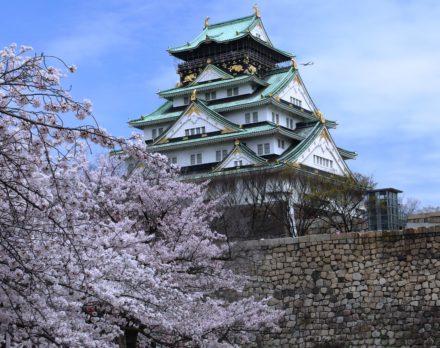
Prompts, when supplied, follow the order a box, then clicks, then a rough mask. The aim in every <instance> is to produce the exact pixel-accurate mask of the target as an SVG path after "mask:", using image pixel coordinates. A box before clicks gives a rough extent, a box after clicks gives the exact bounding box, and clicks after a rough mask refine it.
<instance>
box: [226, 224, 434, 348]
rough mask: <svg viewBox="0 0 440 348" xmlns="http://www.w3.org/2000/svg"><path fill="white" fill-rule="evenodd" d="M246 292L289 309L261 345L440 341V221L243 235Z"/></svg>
mask: <svg viewBox="0 0 440 348" xmlns="http://www.w3.org/2000/svg"><path fill="white" fill-rule="evenodd" d="M233 251H234V252H233V255H234V260H233V261H232V262H231V267H232V268H235V269H236V270H237V271H239V272H243V273H246V274H248V275H251V282H250V285H249V287H248V289H247V291H246V294H248V295H249V294H253V295H256V296H257V297H259V298H264V297H267V296H270V297H272V299H271V300H270V304H271V305H273V306H275V307H276V308H280V309H283V310H284V311H285V315H284V318H283V320H282V322H281V328H282V329H281V332H280V333H277V334H272V335H260V336H258V337H257V339H256V343H255V346H259V347H375V346H376V347H436V346H440V330H439V329H440V272H439V270H440V226H437V227H431V228H422V229H419V230H404V231H383V232H367V233H348V234H340V235H315V236H305V237H300V238H297V239H292V238H282V239H272V240H260V241H248V242H240V243H238V244H237V245H236V246H235V247H234V250H233Z"/></svg>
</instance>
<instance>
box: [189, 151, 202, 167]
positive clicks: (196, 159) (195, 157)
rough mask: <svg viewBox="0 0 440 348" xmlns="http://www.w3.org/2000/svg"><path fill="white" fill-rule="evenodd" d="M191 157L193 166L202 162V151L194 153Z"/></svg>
mask: <svg viewBox="0 0 440 348" xmlns="http://www.w3.org/2000/svg"><path fill="white" fill-rule="evenodd" d="M190 158H191V165H192V166H193V165H195V164H201V163H202V154H201V153H197V154H192V155H191V157H190Z"/></svg>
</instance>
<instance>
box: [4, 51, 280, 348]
mask: <svg viewBox="0 0 440 348" xmlns="http://www.w3.org/2000/svg"><path fill="white" fill-rule="evenodd" d="M30 50H31V49H30V48H28V47H21V48H19V49H17V47H16V46H15V45H11V46H9V47H6V48H5V49H3V50H1V51H0V195H1V197H0V342H1V343H2V344H5V345H6V346H8V345H9V346H20V347H21V346H29V347H31V346H38V347H45V346H48V347H49V346H60V347H114V346H125V347H136V346H137V345H140V346H144V347H154V346H156V345H157V344H159V345H161V346H164V347H195V346H197V347H230V346H234V345H237V344H238V345H241V344H243V343H244V342H246V341H247V340H248V339H249V338H250V337H252V334H253V333H255V332H258V331H261V330H266V329H267V330H273V329H274V328H275V327H276V322H277V320H278V318H279V317H280V312H277V311H274V310H271V309H270V308H269V307H268V306H267V305H266V304H265V303H264V302H262V301H256V300H254V299H253V298H244V297H241V296H240V292H241V290H242V289H243V287H244V286H245V281H246V279H245V278H243V277H241V276H238V275H236V274H234V273H232V272H231V271H229V270H228V269H227V268H225V265H224V261H223V256H224V255H225V250H224V248H225V247H224V243H222V242H223V237H222V236H221V235H219V234H218V233H216V232H215V231H212V230H211V229H210V228H209V224H210V222H211V220H212V219H213V218H214V217H215V216H216V213H215V212H216V207H215V204H216V203H215V202H207V201H205V199H204V197H206V195H205V192H206V186H205V185H196V184H193V183H184V182H182V181H179V180H177V177H176V175H177V174H176V170H175V168H173V167H172V166H171V165H169V164H168V162H167V160H166V158H164V157H163V156H161V155H157V154H150V153H148V152H147V151H146V150H145V147H144V145H143V144H142V142H141V141H140V140H139V139H138V137H133V138H131V139H129V140H123V139H118V138H115V137H112V136H110V135H108V134H107V133H106V132H105V130H103V129H101V128H99V127H98V126H97V125H96V124H95V123H94V122H92V125H80V126H72V127H70V126H68V125H67V124H66V121H65V118H66V117H68V116H69V114H73V115H74V116H75V117H76V118H77V119H78V120H81V121H82V120H83V119H85V118H89V119H91V120H93V118H90V117H91V111H92V110H91V108H92V104H91V103H90V102H89V101H87V100H86V101H84V102H77V101H75V100H74V99H72V97H71V96H70V94H69V92H68V91H66V90H65V89H63V88H62V87H61V85H60V79H61V78H62V77H63V76H64V75H63V74H64V73H63V71H66V72H72V73H73V72H75V70H76V68H75V67H74V66H67V65H66V64H65V63H64V62H63V61H61V60H60V59H58V58H55V57H50V56H46V55H34V56H30V55H29V54H30V53H29V51H30ZM82 122H84V121H82ZM91 144H98V145H101V146H104V147H105V148H108V149H109V150H110V149H113V148H115V147H118V148H120V149H121V151H119V152H114V153H113V155H112V156H104V157H102V158H101V159H100V160H99V162H98V164H97V165H94V166H91V164H90V162H89V161H88V159H87V158H88V151H87V150H88V149H89V148H90V145H91ZM128 159H129V160H130V161H131V162H132V163H134V169H133V170H132V171H131V172H130V173H127V172H126V170H125V167H126V162H127V160H128ZM231 291H234V292H237V293H238V296H233V298H234V300H232V299H230V300H228V297H227V296H226V295H225V294H227V293H230V292H231ZM230 298H232V297H230ZM237 298H238V300H237Z"/></svg>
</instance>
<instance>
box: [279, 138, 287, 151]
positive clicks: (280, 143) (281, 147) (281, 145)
mask: <svg viewBox="0 0 440 348" xmlns="http://www.w3.org/2000/svg"><path fill="white" fill-rule="evenodd" d="M284 146H285V143H284V140H281V139H278V147H279V148H280V149H284Z"/></svg>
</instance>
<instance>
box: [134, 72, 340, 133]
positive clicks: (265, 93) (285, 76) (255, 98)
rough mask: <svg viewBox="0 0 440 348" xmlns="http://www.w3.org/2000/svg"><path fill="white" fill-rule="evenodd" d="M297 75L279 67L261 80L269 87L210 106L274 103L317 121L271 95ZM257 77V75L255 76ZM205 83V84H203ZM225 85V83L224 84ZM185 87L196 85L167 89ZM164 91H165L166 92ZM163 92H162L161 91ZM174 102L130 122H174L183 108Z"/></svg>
mask: <svg viewBox="0 0 440 348" xmlns="http://www.w3.org/2000/svg"><path fill="white" fill-rule="evenodd" d="M298 76H299V75H298ZM252 77H253V76H247V75H245V76H239V77H235V78H234V79H233V80H224V81H223V80H222V81H216V82H211V83H207V84H206V85H207V86H208V85H209V86H213V85H214V86H216V87H218V86H219V85H220V86H222V83H232V82H233V81H236V80H237V79H240V80H239V82H240V83H243V81H248V80H247V79H249V78H252ZM294 77H295V71H294V69H292V68H289V69H286V68H282V69H277V70H275V71H273V72H272V73H270V74H268V75H267V76H266V77H265V78H264V80H260V81H262V82H264V83H266V84H267V87H266V88H264V89H263V90H262V91H260V92H259V93H255V94H253V95H251V96H248V97H247V98H243V99H236V100H232V101H230V100H229V99H225V101H224V102H219V103H215V104H214V103H213V104H211V105H209V108H210V109H212V110H215V111H216V112H227V111H232V110H239V109H245V108H252V107H256V106H260V105H268V104H272V105H275V106H277V107H279V108H281V109H283V110H286V111H288V112H294V113H296V114H298V115H299V116H301V117H304V118H305V119H307V120H310V121H316V116H315V115H313V114H312V113H311V112H309V111H305V110H301V109H299V108H295V107H293V106H290V105H288V104H286V103H283V102H281V101H278V100H276V99H274V98H273V97H271V96H270V95H273V94H276V93H277V92H279V90H281V89H282V88H283V87H284V86H285V85H286V84H287V83H289V82H290V81H291V80H292V79H293V78H294ZM254 78H255V77H254ZM202 85H203V84H202ZM223 86H224V85H223ZM182 89H185V93H189V92H190V91H192V90H194V87H184V88H173V89H170V90H166V91H177V90H182ZM196 89H197V90H200V88H196ZM166 91H163V92H166ZM161 93H162V92H161ZM172 110H173V108H172V102H170V101H167V102H166V103H165V104H163V105H162V106H161V107H159V108H158V109H157V110H155V111H154V112H152V113H151V114H149V115H146V116H143V117H142V118H140V119H137V120H133V121H130V122H129V124H130V125H131V126H134V127H139V128H141V127H142V126H144V125H147V124H154V123H160V122H162V123H164V122H172V121H175V120H176V119H177V118H178V117H179V116H180V114H181V112H182V111H181V110H179V111H172ZM326 125H327V126H328V127H329V128H335V127H336V122H334V121H331V120H326Z"/></svg>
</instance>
